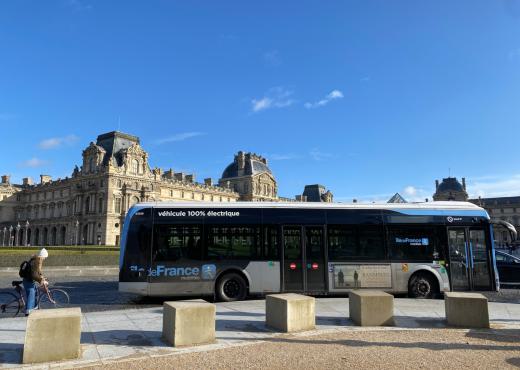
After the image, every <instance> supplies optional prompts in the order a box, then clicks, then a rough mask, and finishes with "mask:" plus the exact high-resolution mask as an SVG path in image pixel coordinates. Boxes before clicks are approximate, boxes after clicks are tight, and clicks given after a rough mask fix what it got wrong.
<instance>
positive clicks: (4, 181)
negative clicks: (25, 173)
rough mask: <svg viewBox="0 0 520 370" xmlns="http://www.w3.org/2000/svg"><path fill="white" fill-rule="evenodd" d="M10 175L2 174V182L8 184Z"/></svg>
mask: <svg viewBox="0 0 520 370" xmlns="http://www.w3.org/2000/svg"><path fill="white" fill-rule="evenodd" d="M10 183H11V175H2V184H10Z"/></svg>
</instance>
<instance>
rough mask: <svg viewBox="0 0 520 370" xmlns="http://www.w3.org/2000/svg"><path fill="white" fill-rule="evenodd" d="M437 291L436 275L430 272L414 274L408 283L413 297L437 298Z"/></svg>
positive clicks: (409, 292)
mask: <svg viewBox="0 0 520 370" xmlns="http://www.w3.org/2000/svg"><path fill="white" fill-rule="evenodd" d="M437 291H438V288H437V282H436V280H435V277H434V276H433V275H431V274H428V273H419V274H415V275H413V276H412V278H411V279H410V283H409V285H408V294H409V296H410V297H412V298H435V296H436V295H437Z"/></svg>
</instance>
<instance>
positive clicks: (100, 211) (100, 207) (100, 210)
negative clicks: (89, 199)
mask: <svg viewBox="0 0 520 370" xmlns="http://www.w3.org/2000/svg"><path fill="white" fill-rule="evenodd" d="M98 211H99V213H103V198H99V203H98Z"/></svg>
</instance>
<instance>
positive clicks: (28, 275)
mask: <svg viewBox="0 0 520 370" xmlns="http://www.w3.org/2000/svg"><path fill="white" fill-rule="evenodd" d="M18 275H20V277H21V278H24V279H27V280H32V271H31V263H30V262H29V261H23V262H22V264H21V265H20V271H19V272H18Z"/></svg>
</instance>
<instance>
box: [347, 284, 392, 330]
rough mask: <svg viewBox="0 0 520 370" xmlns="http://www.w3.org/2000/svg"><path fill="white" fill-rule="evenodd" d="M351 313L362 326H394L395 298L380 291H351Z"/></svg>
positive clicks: (352, 318) (351, 316)
mask: <svg viewBox="0 0 520 370" xmlns="http://www.w3.org/2000/svg"><path fill="white" fill-rule="evenodd" d="M349 312H350V319H351V320H352V321H354V322H355V323H356V324H357V325H360V326H382V325H394V296H393V295H391V294H388V293H385V292H381V291H378V290H355V291H351V292H349Z"/></svg>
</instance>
